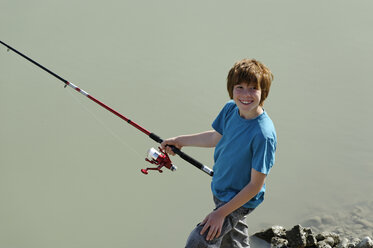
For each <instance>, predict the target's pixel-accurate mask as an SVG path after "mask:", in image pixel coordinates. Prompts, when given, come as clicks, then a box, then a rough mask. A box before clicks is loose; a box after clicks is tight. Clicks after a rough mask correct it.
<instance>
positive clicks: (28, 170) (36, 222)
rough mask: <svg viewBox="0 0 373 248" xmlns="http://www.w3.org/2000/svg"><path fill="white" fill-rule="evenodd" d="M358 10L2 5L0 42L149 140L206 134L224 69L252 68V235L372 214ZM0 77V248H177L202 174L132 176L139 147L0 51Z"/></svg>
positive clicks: (203, 203)
mask: <svg viewBox="0 0 373 248" xmlns="http://www.w3.org/2000/svg"><path fill="white" fill-rule="evenodd" d="M372 7H373V3H372V2H371V1H327V2H325V1H312V2H306V1H281V2H280V1H264V2H263V1H236V2H234V3H233V2H226V1H188V2H186V1H163V0H162V1H148V3H145V2H141V1H111V0H110V1H104V2H103V1H71V0H66V1H42V0H36V1H25V0H23V1H21V0H20V1H8V0H5V1H4V0H2V1H1V9H0V33H1V35H0V36H1V37H0V39H1V40H2V41H4V42H7V43H9V44H10V45H12V46H14V47H15V48H16V49H19V50H20V51H22V52H24V53H25V54H27V55H29V56H31V57H32V58H33V59H35V60H37V61H38V62H40V63H41V64H43V65H45V66H47V67H48V68H49V69H51V70H53V71H55V72H56V73H57V74H59V75H61V76H62V77H64V78H66V79H67V80H70V81H71V82H73V83H74V84H77V85H78V86H79V87H81V88H82V89H84V90H86V91H87V92H89V93H90V94H91V95H93V96H94V97H97V98H98V99H99V100H101V101H103V102H104V103H106V104H108V105H109V106H111V107H113V108H114V109H116V110H118V111H119V112H121V113H122V114H124V115H125V116H127V117H129V118H131V119H132V120H134V121H135V122H137V123H139V124H140V125H142V126H144V127H145V128H146V129H148V130H150V131H152V132H155V133H157V134H158V135H159V136H161V137H163V138H167V137H170V136H174V135H178V134H184V133H193V132H200V131H204V130H207V129H209V128H210V124H211V122H212V121H213V119H214V117H215V116H216V114H217V113H218V112H219V110H220V108H221V107H222V106H223V105H224V103H225V102H226V101H227V100H228V95H227V93H226V90H225V78H226V75H227V72H228V70H229V68H230V67H231V66H232V65H233V63H234V62H235V61H237V60H239V59H241V58H244V57H254V58H257V59H259V60H260V61H262V62H264V63H265V64H267V65H268V66H269V67H270V68H271V70H272V72H273V73H274V75H275V81H274V82H273V87H272V89H271V93H270V96H269V99H268V101H267V102H266V104H265V109H266V111H267V112H268V113H269V115H270V116H271V118H272V119H273V121H274V122H275V125H276V128H277V132H278V138H279V140H278V143H279V149H278V153H277V163H276V165H275V167H274V168H273V170H272V172H271V174H270V176H269V177H268V179H267V185H268V193H267V196H266V201H265V202H264V204H263V205H262V206H260V208H258V209H257V210H256V211H255V212H253V214H252V215H251V216H250V217H249V219H248V224H249V226H250V232H251V233H254V232H256V231H259V230H260V229H261V228H265V227H268V226H269V225H273V224H280V225H284V226H286V227H290V226H292V225H295V224H297V223H299V222H300V221H302V220H304V219H307V218H309V217H312V216H315V215H319V214H320V212H322V213H331V212H339V211H344V210H345V206H347V205H349V206H351V205H354V204H365V203H366V202H367V201H368V200H370V199H372V197H373V193H372V192H373V191H372V187H373V183H372V173H373V167H372V162H371V161H372V160H373V149H372V145H371V140H372V139H373V132H372V131H371V126H372V121H373V115H372V110H371V107H372V106H373V105H372V104H373V100H372V97H371V91H372V90H373V86H372V84H371V69H370V67H371V65H372V55H373V48H372V46H371V44H373V34H372V32H371V31H370V30H371V23H372V22H373V16H372V15H371V9H372ZM0 68H1V69H0V116H1V129H0V201H1V204H0V219H1V221H0V247H8V248H13V247H28V248H34V247H35V248H36V247H38V248H42V247H54V248H58V247H61V248H62V247H149V246H150V247H182V246H183V245H184V242H185V240H186V237H187V235H188V234H189V232H190V230H191V229H192V228H193V227H194V225H195V224H196V223H198V222H199V221H201V220H202V219H203V218H204V217H205V215H206V214H208V213H209V211H210V210H211V208H212V207H213V205H212V199H211V195H210V189H209V185H210V178H209V177H208V176H207V175H205V174H203V173H201V172H200V171H199V170H197V169H195V168H194V167H192V166H190V165H189V164H187V163H186V162H183V161H182V160H181V159H180V158H177V157H175V158H173V161H174V163H175V164H176V165H177V166H178V168H179V169H178V171H177V172H174V173H172V172H170V171H165V172H164V173H163V174H157V173H152V174H150V175H148V176H144V175H142V174H141V173H140V169H141V168H144V167H146V166H147V165H148V164H146V162H145V161H144V158H145V154H146V151H147V149H149V148H150V147H152V146H157V144H155V143H154V142H153V141H152V140H150V139H148V138H147V137H146V136H145V135H144V134H142V133H140V132H139V131H137V130H136V129H134V128H132V127H131V126H129V125H128V124H126V123H125V122H122V121H121V120H120V119H118V118H116V117H115V116H114V115H112V114H111V113H109V112H107V111H105V110H103V109H100V107H99V106H98V105H95V104H94V103H92V102H90V101H89V100H88V99H86V98H84V97H83V96H81V95H78V94H76V93H75V92H73V91H72V90H71V89H64V88H63V84H62V83H61V82H60V81H58V80H57V79H55V78H53V77H52V76H50V75H48V74H47V73H45V72H43V71H41V70H40V69H38V68H36V67H35V66H34V65H32V64H30V63H29V62H27V61H26V60H24V59H22V58H21V57H19V56H18V55H16V54H14V53H12V52H9V53H8V52H7V51H6V49H5V47H0ZM185 152H187V153H188V154H190V155H192V156H193V157H195V158H197V159H198V160H200V161H201V162H203V163H205V164H208V165H210V166H212V154H213V150H212V149H196V148H186V149H185ZM370 202H371V201H370ZM369 209H370V210H371V211H370V210H369ZM369 211H370V213H369ZM372 212H373V209H372V208H368V211H367V214H370V215H371V216H372ZM340 222H343V220H340Z"/></svg>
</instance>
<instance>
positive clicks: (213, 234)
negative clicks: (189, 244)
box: [206, 227, 217, 240]
mask: <svg viewBox="0 0 373 248" xmlns="http://www.w3.org/2000/svg"><path fill="white" fill-rule="evenodd" d="M215 237H217V230H216V229H215V228H211V227H210V231H209V232H208V234H207V236H206V240H213V239H214V238H215Z"/></svg>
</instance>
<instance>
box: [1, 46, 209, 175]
mask: <svg viewBox="0 0 373 248" xmlns="http://www.w3.org/2000/svg"><path fill="white" fill-rule="evenodd" d="M0 43H1V44H2V45H4V46H6V47H7V49H8V51H9V50H12V51H13V52H15V53H17V54H18V55H20V56H21V57H23V58H25V59H26V60H28V61H29V62H31V63H33V64H34V65H36V66H38V67H39V68H41V69H43V70H44V71H46V72H48V73H49V74H51V75H52V76H54V77H55V78H57V79H59V80H60V81H62V82H63V83H64V84H65V85H64V87H65V88H66V87H67V86H69V87H70V88H72V89H74V90H75V91H77V92H79V93H80V94H82V95H83V96H85V97H87V98H89V99H90V100H92V101H93V102H95V103H97V104H98V105H100V106H101V107H103V108H104V109H106V110H108V111H110V112H111V113H113V114H114V115H116V116H117V117H119V118H120V119H122V120H124V121H125V122H127V123H128V124H130V125H131V126H133V127H135V128H136V129H137V130H139V131H141V132H142V133H144V134H146V135H147V136H148V137H149V138H151V139H152V140H154V141H155V142H157V143H162V142H163V139H162V138H161V137H159V136H158V135H156V134H155V133H153V132H150V131H148V130H146V129H145V128H143V127H142V126H140V125H139V124H137V123H135V122H134V121H132V120H130V119H128V118H127V117H125V116H124V115H122V114H121V113H119V112H118V111H116V110H114V109H112V108H111V107H109V106H108V105H106V104H104V103H103V102H101V101H99V100H97V99H96V98H94V97H93V96H91V95H90V94H88V92H86V91H85V90H83V89H80V88H79V87H78V86H76V85H75V84H73V83H70V82H69V81H67V80H66V79H64V78H62V77H61V76H59V75H57V74H56V73H54V72H52V71H51V70H49V69H48V68H46V67H44V66H43V65H41V64H39V63H38V62H36V61H34V60H33V59H31V58H30V57H27V56H26V55H24V54H23V53H21V52H19V51H17V50H16V49H14V48H13V47H11V46H9V45H8V44H6V43H4V42H2V41H0ZM169 147H170V148H171V149H172V151H173V152H174V153H176V154H177V155H179V156H180V157H181V158H182V159H184V160H185V161H187V162H189V163H190V164H192V165H193V166H195V167H196V168H198V169H200V170H201V171H203V172H205V173H206V174H208V175H209V176H212V175H213V173H214V172H213V171H212V170H211V169H210V168H209V167H207V166H205V165H203V164H202V163H200V162H198V161H197V160H195V159H194V158H192V157H190V156H189V155H187V154H186V153H184V152H182V151H181V150H180V149H178V148H177V147H175V146H172V145H170V146H169ZM136 153H137V152H136ZM148 157H149V159H146V161H148V162H149V163H151V164H155V165H157V167H155V168H146V169H142V170H141V172H142V173H144V174H148V170H157V171H158V172H162V170H161V168H162V167H166V168H167V169H170V170H171V171H174V170H176V167H175V166H174V165H173V164H172V162H171V160H170V158H169V156H168V155H167V153H165V152H164V151H163V150H162V149H161V148H159V150H158V151H157V150H155V149H154V148H151V149H150V150H149V152H148Z"/></svg>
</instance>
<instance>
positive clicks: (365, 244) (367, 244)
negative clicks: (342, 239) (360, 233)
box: [356, 237, 373, 248]
mask: <svg viewBox="0 0 373 248" xmlns="http://www.w3.org/2000/svg"><path fill="white" fill-rule="evenodd" d="M356 248H373V241H372V239H371V238H370V237H365V238H363V239H362V240H361V241H360V242H359V243H358V244H357V245H356Z"/></svg>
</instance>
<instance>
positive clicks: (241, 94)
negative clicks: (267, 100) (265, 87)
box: [233, 82, 263, 119]
mask: <svg viewBox="0 0 373 248" xmlns="http://www.w3.org/2000/svg"><path fill="white" fill-rule="evenodd" d="M260 97H261V90H260V89H258V87H257V84H256V83H246V82H242V83H239V84H236V85H235V86H233V100H234V102H235V103H236V105H237V107H238V109H239V111H240V116H241V117H243V118H245V119H254V118H255V117H257V116H258V115H260V114H261V113H263V109H262V107H261V106H259V103H260Z"/></svg>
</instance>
